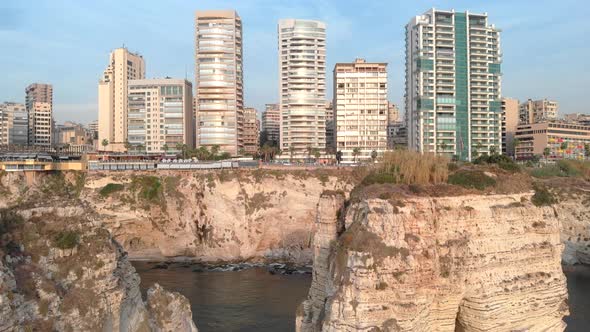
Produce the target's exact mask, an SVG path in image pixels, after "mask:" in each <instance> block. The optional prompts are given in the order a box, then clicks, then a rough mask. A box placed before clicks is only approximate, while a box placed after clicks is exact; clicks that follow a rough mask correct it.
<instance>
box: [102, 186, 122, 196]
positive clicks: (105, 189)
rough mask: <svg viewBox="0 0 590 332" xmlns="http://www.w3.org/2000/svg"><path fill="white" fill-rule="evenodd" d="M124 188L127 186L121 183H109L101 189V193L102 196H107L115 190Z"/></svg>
mask: <svg viewBox="0 0 590 332" xmlns="http://www.w3.org/2000/svg"><path fill="white" fill-rule="evenodd" d="M124 188H125V186H124V185H122V184H120V183H109V184H107V185H106V186H104V187H103V188H102V189H101V190H100V192H99V194H100V196H102V197H107V196H109V195H110V194H112V193H114V192H117V191H121V190H123V189H124Z"/></svg>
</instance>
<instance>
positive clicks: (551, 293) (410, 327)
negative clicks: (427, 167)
mask: <svg viewBox="0 0 590 332" xmlns="http://www.w3.org/2000/svg"><path fill="white" fill-rule="evenodd" d="M531 196H532V193H524V194H506V195H468V196H458V197H417V196H411V195H410V196H405V197H404V195H401V194H400V195H393V197H396V198H389V199H379V198H368V199H364V200H360V201H359V202H353V203H352V204H351V205H350V206H349V207H348V208H347V211H346V214H345V218H344V220H342V219H340V220H339V219H338V218H336V217H332V218H327V217H324V216H321V217H318V219H317V221H316V222H318V223H326V221H329V220H331V221H332V222H333V223H335V226H332V227H327V226H325V225H324V226H322V228H323V229H326V230H327V233H331V234H323V235H322V237H324V238H325V239H326V240H323V241H316V242H314V244H315V246H316V247H317V249H316V253H317V252H319V253H321V254H320V255H318V256H317V257H318V259H316V262H317V264H316V265H314V276H313V278H314V279H313V284H312V288H311V289H310V293H309V297H308V300H306V301H305V302H304V303H303V305H302V306H301V308H300V310H299V312H298V315H297V322H296V326H297V329H298V331H425V332H426V331H429V332H430V331H562V330H563V329H564V327H565V326H564V325H565V324H564V323H563V322H562V317H563V316H564V315H565V314H567V312H568V309H567V302H566V298H567V289H566V286H565V277H564V275H563V273H562V271H561V265H560V258H561V252H562V250H563V244H561V242H560V236H559V229H560V221H559V219H558V218H557V215H556V212H555V210H554V209H553V208H552V207H547V206H546V207H536V206H535V205H533V204H532V203H531ZM327 211H328V212H330V213H332V212H333V211H334V208H328V209H327ZM342 227H344V228H345V231H344V232H343V233H341V234H340V233H339V232H338V229H340V228H342ZM330 237H332V238H334V239H337V240H334V241H332V243H331V245H329V258H328V264H327V266H326V262H325V261H324V259H323V258H322V257H325V253H323V252H324V250H326V248H327V247H326V243H327V239H329V238H330Z"/></svg>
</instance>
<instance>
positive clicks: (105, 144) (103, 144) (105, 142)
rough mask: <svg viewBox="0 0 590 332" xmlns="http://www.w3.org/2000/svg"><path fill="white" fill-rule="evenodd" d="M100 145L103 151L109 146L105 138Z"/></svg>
mask: <svg viewBox="0 0 590 332" xmlns="http://www.w3.org/2000/svg"><path fill="white" fill-rule="evenodd" d="M100 144H101V145H102V147H103V151H104V150H105V149H106V148H107V145H109V140H108V139H106V138H105V139H103V140H102V142H101V143H100Z"/></svg>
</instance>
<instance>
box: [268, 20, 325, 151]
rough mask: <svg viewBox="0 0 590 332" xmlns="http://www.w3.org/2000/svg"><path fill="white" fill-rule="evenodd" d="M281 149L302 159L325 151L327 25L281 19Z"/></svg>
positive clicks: (279, 28)
mask: <svg viewBox="0 0 590 332" xmlns="http://www.w3.org/2000/svg"><path fill="white" fill-rule="evenodd" d="M278 35H279V39H278V44H279V93H280V110H281V123H280V130H281V135H280V148H281V149H282V150H283V151H292V152H293V155H295V156H305V155H306V154H307V149H308V148H309V147H311V148H318V149H320V150H322V151H324V150H325V148H326V118H325V116H326V115H325V114H326V105H325V99H326V24H324V23H323V22H319V21H311V20H299V19H284V20H280V21H279V26H278Z"/></svg>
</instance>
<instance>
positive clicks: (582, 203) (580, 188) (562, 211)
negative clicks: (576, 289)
mask: <svg viewBox="0 0 590 332" xmlns="http://www.w3.org/2000/svg"><path fill="white" fill-rule="evenodd" d="M547 186H548V187H549V188H550V189H551V192H552V193H553V195H554V196H555V199H556V203H555V204H554V207H555V212H556V213H557V216H558V218H559V220H560V222H561V241H562V242H563V243H564V245H565V248H564V251H563V256H562V258H563V263H564V264H570V265H571V264H586V265H590V184H589V183H588V182H586V181H583V180H579V179H575V180H572V179H569V180H568V179H554V180H550V181H547Z"/></svg>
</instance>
